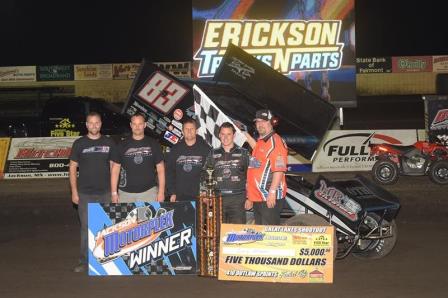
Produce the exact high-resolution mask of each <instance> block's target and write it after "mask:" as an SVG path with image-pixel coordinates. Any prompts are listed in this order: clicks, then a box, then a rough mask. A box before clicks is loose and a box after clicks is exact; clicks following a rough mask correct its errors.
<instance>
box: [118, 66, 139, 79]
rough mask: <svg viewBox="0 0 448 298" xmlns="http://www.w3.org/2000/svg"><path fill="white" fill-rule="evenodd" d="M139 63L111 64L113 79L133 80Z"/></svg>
mask: <svg viewBox="0 0 448 298" xmlns="http://www.w3.org/2000/svg"><path fill="white" fill-rule="evenodd" d="M139 67H140V63H117V64H113V65H112V75H113V79H114V80H133V79H134V78H135V75H136V74H137V72H138V68H139Z"/></svg>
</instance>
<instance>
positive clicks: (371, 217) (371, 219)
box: [352, 213, 398, 260]
mask: <svg viewBox="0 0 448 298" xmlns="http://www.w3.org/2000/svg"><path fill="white" fill-rule="evenodd" d="M380 219H381V218H380V216H378V215H377V214H375V213H369V214H367V216H366V218H365V219H364V224H365V225H367V226H369V227H370V228H374V227H377V226H378V225H379V222H380ZM381 224H382V225H389V222H388V221H387V220H385V219H383V221H382V222H381ZM390 225H391V226H392V236H391V237H387V238H383V239H375V240H368V239H364V240H359V242H358V244H357V245H356V247H355V249H354V250H353V252H352V254H353V256H355V257H357V258H359V259H371V260H373V259H381V258H383V257H385V256H387V255H388V254H389V253H390V252H391V251H392V249H393V248H394V246H395V244H396V243H397V236H398V231H397V225H396V224H395V220H392V221H391V222H390Z"/></svg>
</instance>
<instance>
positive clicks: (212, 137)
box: [193, 85, 246, 148]
mask: <svg viewBox="0 0 448 298" xmlns="http://www.w3.org/2000/svg"><path fill="white" fill-rule="evenodd" d="M193 93H194V113H195V114H196V117H197V119H198V121H199V125H200V127H199V129H198V134H199V135H200V136H201V137H203V138H204V140H205V141H206V142H207V143H208V144H209V145H210V146H212V147H213V148H217V147H219V146H221V142H220V141H219V127H220V126H221V124H223V123H224V122H230V123H232V124H233V126H234V127H235V129H236V133H235V144H237V145H238V146H243V144H244V142H246V136H244V134H243V133H242V132H241V130H240V129H239V128H238V127H237V126H236V125H235V124H234V123H233V121H232V120H231V119H230V118H229V117H227V116H226V115H225V114H224V113H223V112H222V111H221V110H220V109H219V108H218V107H217V106H216V105H215V104H214V103H213V101H211V99H210V98H209V97H208V96H207V95H206V94H205V93H204V92H203V91H202V90H201V89H200V88H199V87H198V86H197V85H194V86H193Z"/></svg>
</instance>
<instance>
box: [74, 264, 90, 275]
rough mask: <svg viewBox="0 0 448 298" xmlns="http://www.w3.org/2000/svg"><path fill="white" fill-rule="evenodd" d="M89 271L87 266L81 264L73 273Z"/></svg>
mask: <svg viewBox="0 0 448 298" xmlns="http://www.w3.org/2000/svg"><path fill="white" fill-rule="evenodd" d="M85 271H87V264H83V263H79V264H78V265H76V266H75V268H73V272H76V273H81V272H85Z"/></svg>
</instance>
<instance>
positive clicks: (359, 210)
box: [281, 175, 400, 259]
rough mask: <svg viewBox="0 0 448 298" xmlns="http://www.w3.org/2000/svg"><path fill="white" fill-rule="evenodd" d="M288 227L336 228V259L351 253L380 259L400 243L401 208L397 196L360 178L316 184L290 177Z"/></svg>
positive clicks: (323, 180)
mask: <svg viewBox="0 0 448 298" xmlns="http://www.w3.org/2000/svg"><path fill="white" fill-rule="evenodd" d="M287 183H288V191H287V196H286V204H285V205H286V206H285V207H284V209H283V211H282V214H281V216H282V222H283V223H284V224H285V225H290V226H291V225H302V226H303V225H328V224H331V225H333V226H334V227H335V228H336V239H337V245H336V243H335V248H336V246H337V254H336V259H342V258H345V257H346V256H348V255H349V254H352V255H354V256H355V257H358V258H364V259H379V258H382V257H384V256H386V255H387V254H389V253H390V252H391V251H392V249H393V248H394V246H395V243H396V241H397V236H398V231H397V226H396V223H395V217H396V216H397V214H398V211H399V209H400V202H399V200H398V198H397V197H396V196H394V195H393V194H391V193H390V192H388V191H386V190H385V189H383V188H381V187H379V186H377V185H376V184H374V183H372V182H370V181H369V180H368V179H367V178H365V177H363V176H361V175H357V176H355V177H354V178H353V179H350V180H341V181H330V180H328V179H326V178H325V177H323V176H319V177H318V178H317V180H316V183H315V184H314V185H313V184H311V183H310V182H308V181H307V180H305V179H304V178H303V177H301V176H295V175H287Z"/></svg>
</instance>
